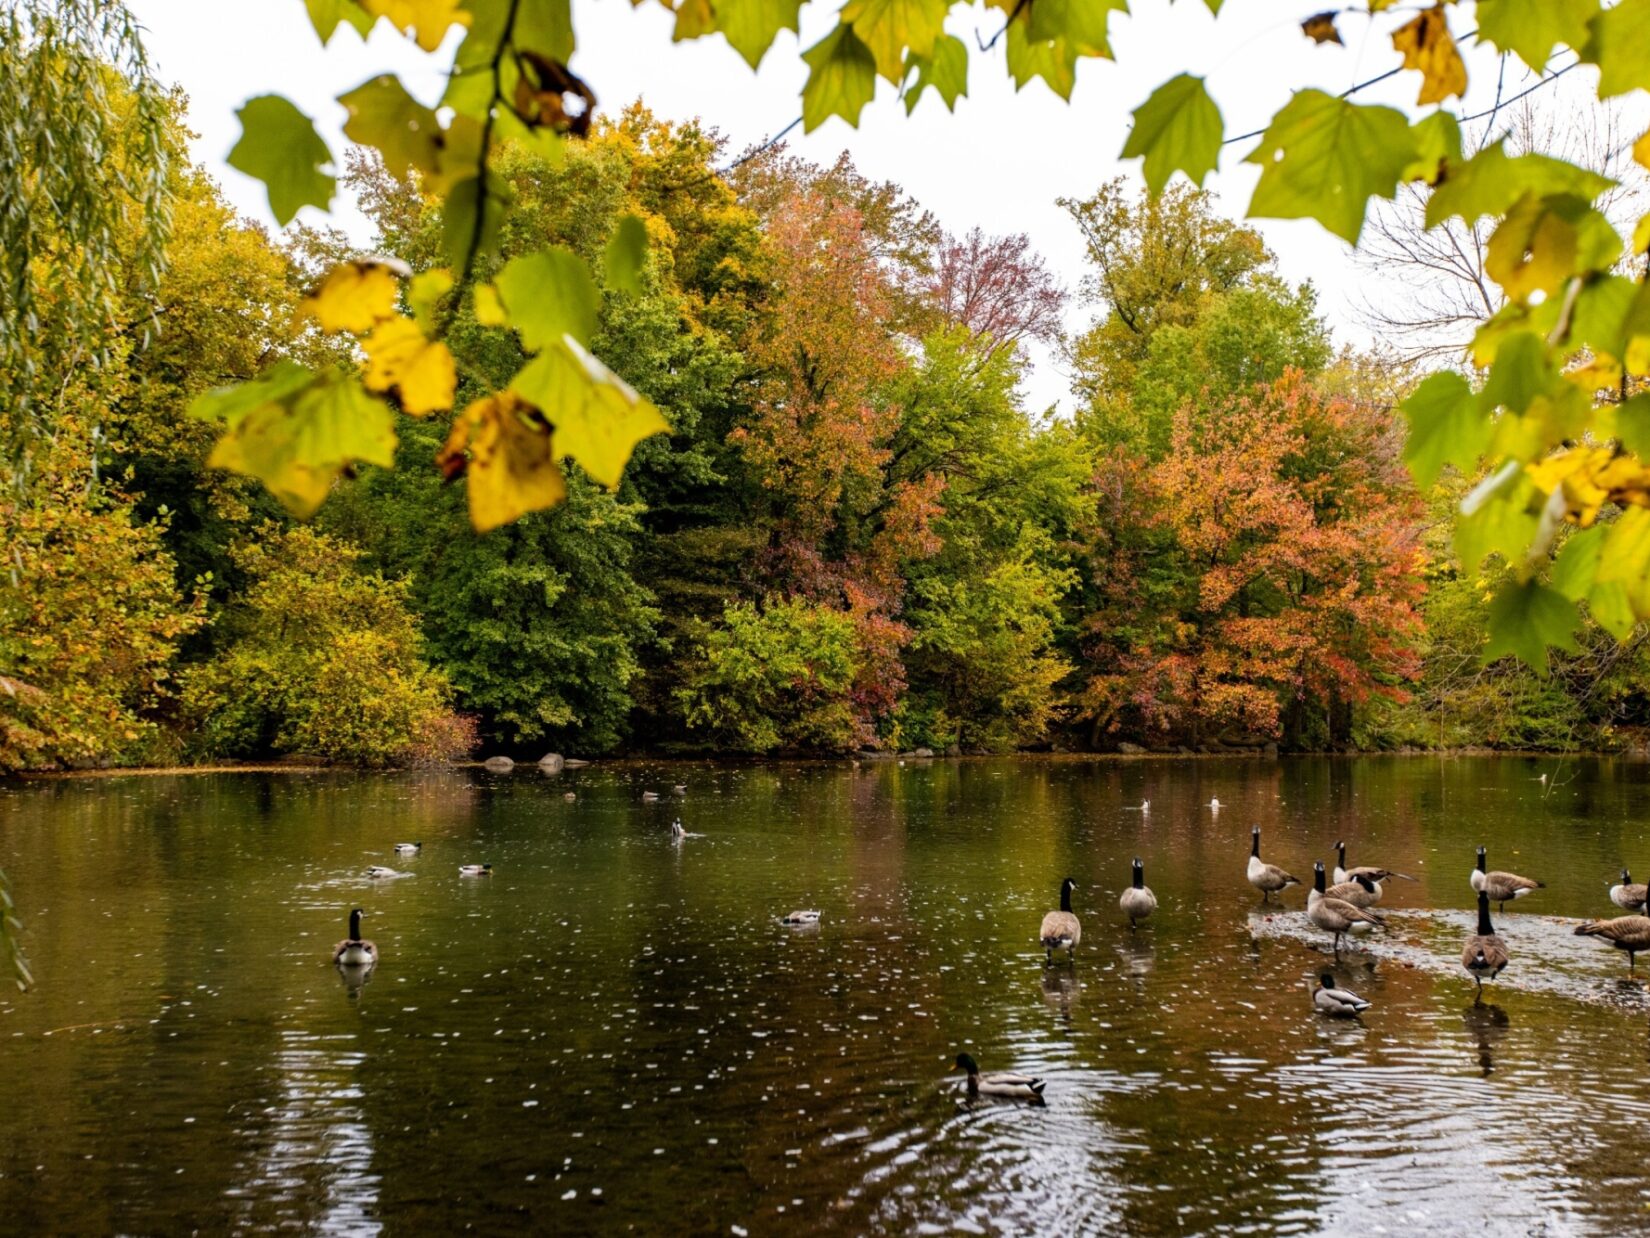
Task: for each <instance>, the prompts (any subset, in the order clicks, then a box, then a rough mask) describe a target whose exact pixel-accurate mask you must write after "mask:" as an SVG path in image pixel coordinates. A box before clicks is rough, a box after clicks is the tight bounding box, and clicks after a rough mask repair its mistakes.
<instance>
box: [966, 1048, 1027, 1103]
mask: <svg viewBox="0 0 1650 1238" xmlns="http://www.w3.org/2000/svg"><path fill="white" fill-rule="evenodd" d="M956 1069H957V1070H962V1071H967V1072H968V1094H969V1095H970V1096H1012V1097H1014V1098H1015V1099H1016V1100H1034V1101H1040V1100H1042V1099H1043V1089H1044V1088H1045V1087H1047V1086H1048V1083H1047V1081H1046V1080H1043V1079H1039V1078H1038V1077H1037V1076H1035V1075H1016V1074H1011V1073H1009V1072H1006V1071H1004V1072H1002V1073H999V1074H993V1075H982V1074H981V1073H980V1068H979V1065H978V1064H977V1063H976V1062H975V1061H974V1059H973V1058H972V1057H970V1056H969V1055H968V1054H966V1053H959V1054H957V1065H956Z"/></svg>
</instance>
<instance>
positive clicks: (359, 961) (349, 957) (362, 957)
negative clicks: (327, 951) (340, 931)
mask: <svg viewBox="0 0 1650 1238" xmlns="http://www.w3.org/2000/svg"><path fill="white" fill-rule="evenodd" d="M365 914H366V913H365V912H363V911H362V910H361V909H360V908H359V907H357V908H356V909H355V910H354V911H352V912H350V913H349V936H348V937H346V938H344V940H343V941H341V942H339V943H338V944H337V945H336V946H334V947H333V948H332V961H333V962H334V963H336V964H337V965H338V966H339V967H372V966H373V965H374V964H376V963H377V962H378V947H377V946H375V945H373V944H372V942H370V941H368V940H366V939H365V938H364V937H362V936H361V917H362V916H363V915H365Z"/></svg>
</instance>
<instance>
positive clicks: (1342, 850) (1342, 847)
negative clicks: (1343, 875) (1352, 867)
mask: <svg viewBox="0 0 1650 1238" xmlns="http://www.w3.org/2000/svg"><path fill="white" fill-rule="evenodd" d="M1335 855H1336V856H1337V857H1338V861H1339V863H1340V866H1341V867H1342V868H1345V867H1346V844H1345V843H1336V844H1335Z"/></svg>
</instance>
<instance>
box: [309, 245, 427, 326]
mask: <svg viewBox="0 0 1650 1238" xmlns="http://www.w3.org/2000/svg"><path fill="white" fill-rule="evenodd" d="M410 273H411V271H410V268H408V266H407V264H406V263H404V262H402V261H400V260H399V259H396V258H359V259H356V260H354V261H351V262H340V263H339V264H338V265H337V266H335V267H333V268H332V270H330V271H328V272H327V273H326V275H325V276H323V277H322V279H321V282H320V283H319V284H317V285H316V286H315V289H314V291H312V292H311V293H310V294H309V295H308V296H307V297H305V298H304V299H303V300H302V301H300V302H299V303H298V312H299V314H300V315H304V314H307V315H309V316H310V317H312V318H314V319H315V321H316V322H318V323H320V325H321V330H323V331H353V332H356V333H357V334H359V333H360V332H363V331H370V330H372V329H373V328H374V327H375V326H377V325H378V324H379V323H381V322H383V321H385V320H386V319H388V318H391V317H394V315H395V294H396V283H395V280H396V276H398V275H400V276H405V275H408V274H410Z"/></svg>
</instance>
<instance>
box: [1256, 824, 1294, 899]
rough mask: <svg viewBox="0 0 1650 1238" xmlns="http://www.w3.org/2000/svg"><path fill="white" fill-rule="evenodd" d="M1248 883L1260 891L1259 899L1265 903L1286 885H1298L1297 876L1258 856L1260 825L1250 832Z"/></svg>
mask: <svg viewBox="0 0 1650 1238" xmlns="http://www.w3.org/2000/svg"><path fill="white" fill-rule="evenodd" d="M1246 875H1247V876H1248V878H1249V884H1250V885H1252V886H1254V887H1255V889H1257V890H1259V891H1260V901H1261V902H1263V903H1265V902H1269V901H1270V900H1271V897H1272V895H1274V894H1276V893H1277V892H1278V891H1279V890H1282V889H1284V888H1285V887H1287V886H1298V885H1299V884H1300V883H1301V880H1300V878H1299V877H1294V876H1291V875H1290V874H1288V873H1286V872H1284V871H1283V869H1281V868H1279V867H1278V866H1277V865H1276V864H1267V863H1266V862H1265V861H1263V860H1262V859H1261V858H1260V826H1258V825H1257V826H1256V827H1255V828H1254V829H1253V830H1252V831H1251V832H1250V839H1249V868H1248V871H1247V874H1246Z"/></svg>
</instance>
